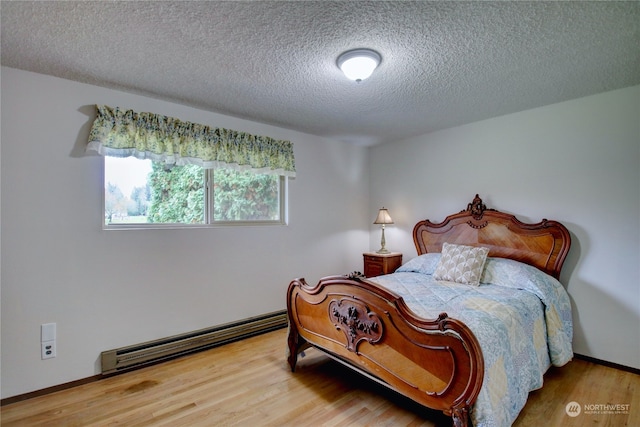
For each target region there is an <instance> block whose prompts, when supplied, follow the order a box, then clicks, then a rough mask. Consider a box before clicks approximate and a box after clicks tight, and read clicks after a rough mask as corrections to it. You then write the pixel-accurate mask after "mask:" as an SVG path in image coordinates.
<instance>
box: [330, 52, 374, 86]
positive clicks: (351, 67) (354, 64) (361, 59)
mask: <svg viewBox="0 0 640 427" xmlns="http://www.w3.org/2000/svg"><path fill="white" fill-rule="evenodd" d="M378 64H380V55H379V54H378V53H377V52H375V51H373V50H368V49H356V50H350V51H348V52H345V53H343V54H342V55H340V57H338V67H340V69H341V70H342V72H343V73H344V75H345V76H347V78H348V79H351V80H355V81H361V80H364V79H366V78H368V77H369V76H371V74H372V73H373V71H374V70H375V69H376V67H377V66H378Z"/></svg>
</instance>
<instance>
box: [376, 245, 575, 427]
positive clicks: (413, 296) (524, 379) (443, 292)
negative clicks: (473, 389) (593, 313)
mask: <svg viewBox="0 0 640 427" xmlns="http://www.w3.org/2000/svg"><path fill="white" fill-rule="evenodd" d="M439 259H440V254H439V253H432V254H425V255H421V256H419V257H416V258H414V259H412V260H410V261H409V262H407V263H406V264H405V265H403V266H402V267H400V268H399V269H398V270H396V273H394V274H390V275H385V276H378V277H375V278H373V279H371V280H372V281H375V282H376V283H379V284H380V285H382V286H384V287H385V288H387V289H390V290H391V291H393V292H395V293H396V294H398V295H401V296H402V297H403V298H404V300H405V302H406V303H407V305H408V306H409V308H410V309H411V310H412V311H413V312H414V313H415V314H416V315H418V316H419V317H422V318H426V319H433V318H436V317H438V314H440V313H442V312H446V313H447V314H448V315H449V317H452V318H455V319H459V320H461V321H463V322H464V323H465V324H466V325H467V326H469V328H470V329H471V330H472V331H473V333H474V334H475V336H476V338H477V339H478V341H479V343H480V347H481V348H482V353H483V356H484V363H485V372H484V381H483V384H482V389H481V390H480V394H479V395H478V399H477V400H476V403H475V404H474V406H473V408H472V412H471V421H472V423H473V425H474V426H476V427H494V426H495V427H502V426H505V427H506V426H510V425H511V424H513V422H514V420H515V419H516V417H517V416H518V414H519V413H520V411H521V410H522V408H523V407H524V405H525V403H526V401H527V397H528V395H529V392H530V391H531V390H535V389H538V388H540V387H542V381H543V378H542V377H543V375H544V373H545V372H546V370H547V369H548V368H549V367H550V366H551V364H553V365H554V366H562V365H564V364H566V363H567V362H569V361H570V360H571V359H572V357H573V350H572V346H571V340H572V336H573V324H572V318H571V303H570V301H569V296H568V295H567V292H566V291H565V289H564V287H563V286H562V285H561V284H560V282H558V281H557V280H556V279H554V278H553V277H551V276H549V275H547V274H545V273H543V272H541V271H539V270H538V269H536V268H534V267H531V266H529V265H526V264H523V263H519V262H516V261H513V260H508V259H501V258H488V259H487V262H486V264H485V268H484V271H483V275H482V278H481V280H480V286H471V285H462V284H457V283H453V282H441V281H440V282H439V281H436V280H434V279H433V277H432V274H433V271H434V270H435V267H436V265H437V263H438V261H439Z"/></svg>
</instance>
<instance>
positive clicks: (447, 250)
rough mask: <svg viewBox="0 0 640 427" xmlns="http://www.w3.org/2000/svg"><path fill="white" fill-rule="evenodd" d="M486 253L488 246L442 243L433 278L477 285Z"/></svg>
mask: <svg viewBox="0 0 640 427" xmlns="http://www.w3.org/2000/svg"><path fill="white" fill-rule="evenodd" d="M488 254H489V248H483V247H474V246H465V245H454V244H451V243H443V245H442V256H441V257H440V261H439V262H438V265H437V266H436V270H435V271H434V273H433V278H434V279H436V280H445V281H448V282H456V283H462V284H465V285H474V286H478V285H479V284H480V277H481V276H482V270H483V268H484V263H485V261H486V260H487V255H488Z"/></svg>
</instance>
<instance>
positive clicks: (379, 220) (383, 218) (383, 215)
mask: <svg viewBox="0 0 640 427" xmlns="http://www.w3.org/2000/svg"><path fill="white" fill-rule="evenodd" d="M373 223H374V224H393V220H392V219H391V215H389V211H388V210H386V209H385V208H382V209H380V210H379V211H378V216H377V217H376V220H375V221H373Z"/></svg>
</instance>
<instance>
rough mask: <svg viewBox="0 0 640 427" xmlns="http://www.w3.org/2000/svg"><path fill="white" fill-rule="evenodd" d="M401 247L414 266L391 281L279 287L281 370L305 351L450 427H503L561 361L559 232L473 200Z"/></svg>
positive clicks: (564, 351)
mask: <svg viewBox="0 0 640 427" xmlns="http://www.w3.org/2000/svg"><path fill="white" fill-rule="evenodd" d="M413 239H414V243H415V246H416V250H417V255H418V256H416V257H415V258H413V259H411V260H410V261H409V262H407V263H406V264H404V265H403V266H401V267H400V268H399V269H398V270H396V272H395V273H393V274H389V275H384V276H378V277H374V278H369V279H367V278H365V277H363V276H362V275H360V274H359V273H357V272H354V273H352V274H349V275H342V276H329V277H325V278H323V279H321V280H320V281H319V283H318V284H316V285H315V286H310V285H309V284H307V283H306V282H305V280H304V279H302V278H300V279H295V280H293V281H292V282H291V283H290V285H289V288H288V291H287V312H288V320H289V331H288V338H287V341H288V355H287V360H288V363H289V365H290V367H291V370H292V372H293V371H295V368H296V362H297V360H298V356H299V354H300V353H302V352H303V351H304V350H305V349H307V348H309V347H315V348H317V349H319V350H321V351H323V352H324V353H326V354H327V355H329V356H330V357H331V358H333V359H335V360H337V361H339V362H341V363H343V364H345V365H346V366H348V367H350V368H352V369H354V370H356V371H358V372H360V373H361V374H363V375H365V376H367V377H369V378H371V379H373V380H375V381H377V382H379V383H381V384H384V385H385V386H388V387H390V388H391V389H393V390H395V391H396V392H398V393H400V394H402V395H404V396H406V397H408V398H410V399H412V400H414V401H415V402H418V403H419V404H421V405H423V406H426V407H428V408H432V409H435V410H440V411H443V412H444V413H445V414H447V415H448V416H451V417H452V421H453V424H454V425H455V426H456V427H459V426H468V425H470V424H471V423H472V424H473V425H474V426H476V427H481V426H509V425H511V424H512V423H513V421H514V420H515V418H516V417H517V415H518V413H519V412H520V410H521V409H522V408H523V407H524V405H525V403H526V399H527V396H528V393H529V391H531V390H534V389H537V388H540V387H542V377H543V374H544V372H545V371H546V370H547V369H548V368H549V367H550V366H551V365H554V366H562V365H564V364H565V363H567V362H568V361H569V360H571V358H572V357H573V352H572V347H571V339H572V334H573V330H572V323H571V304H570V301H569V297H568V295H567V293H566V291H565V290H564V288H563V287H562V285H561V284H560V282H559V281H558V279H559V277H560V272H561V269H562V265H563V263H564V260H565V258H566V256H567V253H568V251H569V248H570V246H571V238H570V235H569V232H568V230H567V229H566V227H565V226H563V225H562V224H560V223H559V222H557V221H550V220H546V219H543V220H542V221H541V222H539V223H535V224H529V223H524V222H521V221H519V220H518V219H517V218H516V217H515V216H514V215H511V214H508V213H504V212H500V211H497V210H495V209H487V208H486V206H485V204H484V203H483V201H482V199H481V198H480V197H479V196H478V195H476V197H475V198H474V199H473V200H472V201H471V202H470V203H469V204H468V205H467V207H466V209H464V210H462V211H461V212H459V213H454V214H451V215H449V216H447V217H446V218H445V219H444V221H442V222H440V223H434V222H431V221H429V220H424V221H420V222H418V223H417V224H416V225H415V227H414V229H413ZM469 254H471V256H468V255H469ZM459 255H463V256H462V258H461V257H460V256H459ZM483 256H484V258H483ZM465 257H466V258H465ZM461 260H462V261H463V262H462V261H461ZM469 260H471V261H469ZM463 264H464V266H463V267H461V266H462V265H463ZM478 264H481V266H480V267H478ZM469 280H470V281H469Z"/></svg>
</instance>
